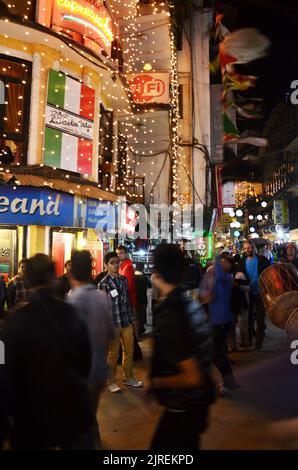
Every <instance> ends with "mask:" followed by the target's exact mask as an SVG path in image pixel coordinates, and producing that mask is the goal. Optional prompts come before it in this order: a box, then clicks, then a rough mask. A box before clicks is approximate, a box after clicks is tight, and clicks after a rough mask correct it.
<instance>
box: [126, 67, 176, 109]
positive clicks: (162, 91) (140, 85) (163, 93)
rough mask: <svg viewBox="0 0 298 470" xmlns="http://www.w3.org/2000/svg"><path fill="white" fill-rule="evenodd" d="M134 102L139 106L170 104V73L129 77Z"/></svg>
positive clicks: (147, 73)
mask: <svg viewBox="0 0 298 470" xmlns="http://www.w3.org/2000/svg"><path fill="white" fill-rule="evenodd" d="M127 81H128V86H129V89H130V92H131V94H132V98H133V101H134V102H135V103H139V104H147V103H164V104H168V103H169V102H170V90H169V74H168V73H155V72H153V73H150V72H146V73H139V74H129V75H128V76H127Z"/></svg>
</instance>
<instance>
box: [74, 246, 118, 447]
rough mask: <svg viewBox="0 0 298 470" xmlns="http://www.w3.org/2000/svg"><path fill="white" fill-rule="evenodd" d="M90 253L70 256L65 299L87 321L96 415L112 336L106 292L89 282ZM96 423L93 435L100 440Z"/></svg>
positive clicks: (91, 387)
mask: <svg viewBox="0 0 298 470" xmlns="http://www.w3.org/2000/svg"><path fill="white" fill-rule="evenodd" d="M91 272H92V257H91V254H90V252H89V251H86V250H85V251H75V252H74V253H73V254H72V257H71V285H72V290H71V292H70V293H69V295H68V299H67V300H68V302H69V303H70V304H71V305H72V306H73V307H74V308H75V309H76V311H77V312H78V314H79V315H80V316H81V318H83V319H84V321H85V322H86V325H87V328H88V332H89V339H90V344H91V352H92V362H91V370H90V374H89V377H88V388H89V391H90V397H91V403H92V409H93V413H94V417H95V419H96V412H97V409H98V406H99V400H100V396H101V393H102V391H103V390H104V387H105V384H106V381H107V376H108V366H107V353H108V345H109V342H110V340H111V339H112V338H113V337H114V329H113V323H112V305H111V302H110V301H109V299H108V297H107V295H106V294H105V293H104V292H102V291H99V290H98V289H97V288H96V286H95V285H94V284H91V283H90V279H91ZM98 429H99V427H98V426H97V427H96V430H95V436H96V439H97V447H98V446H99V444H100V434H99V431H98Z"/></svg>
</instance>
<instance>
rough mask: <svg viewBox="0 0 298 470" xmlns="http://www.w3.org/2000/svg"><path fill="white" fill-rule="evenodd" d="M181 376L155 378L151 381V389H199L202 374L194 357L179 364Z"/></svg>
mask: <svg viewBox="0 0 298 470" xmlns="http://www.w3.org/2000/svg"><path fill="white" fill-rule="evenodd" d="M177 365H178V368H179V371H180V372H179V374H176V375H171V376H169V377H155V378H153V379H152V380H151V384H150V386H151V388H153V389H157V388H167V389H176V388H182V389H185V388H195V387H199V386H200V384H201V381H202V374H201V372H200V370H199V366H198V363H197V361H196V359H195V358H194V357H191V358H189V359H185V360H184V361H181V362H179V363H178V364H177Z"/></svg>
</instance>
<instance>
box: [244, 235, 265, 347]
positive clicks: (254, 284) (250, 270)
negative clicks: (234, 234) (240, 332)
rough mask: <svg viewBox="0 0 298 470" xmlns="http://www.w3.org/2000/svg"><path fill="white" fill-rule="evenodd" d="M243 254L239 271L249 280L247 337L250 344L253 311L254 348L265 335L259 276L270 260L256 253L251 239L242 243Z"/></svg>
mask: <svg viewBox="0 0 298 470" xmlns="http://www.w3.org/2000/svg"><path fill="white" fill-rule="evenodd" d="M243 250H244V253H245V256H244V258H243V260H242V263H241V266H240V268H239V271H241V272H243V273H244V274H245V277H246V279H248V280H249V282H250V294H249V317H248V323H249V337H250V345H251V344H252V336H253V331H254V312H255V314H256V324H257V330H256V345H255V346H256V348H257V349H261V348H262V345H263V341H264V335H265V309H264V305H263V301H262V298H261V294H260V289H259V277H260V275H261V274H262V272H263V271H264V270H265V269H267V268H268V267H269V266H270V262H269V261H268V260H267V258H265V256H261V255H257V254H256V252H255V247H254V245H253V243H252V241H251V240H247V241H245V242H244V244H243Z"/></svg>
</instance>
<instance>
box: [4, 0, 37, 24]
mask: <svg viewBox="0 0 298 470" xmlns="http://www.w3.org/2000/svg"><path fill="white" fill-rule="evenodd" d="M35 6H36V2H35V0H13V1H12V0H1V1H0V14H1V15H7V16H21V17H22V18H24V19H25V20H34V19H35Z"/></svg>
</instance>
